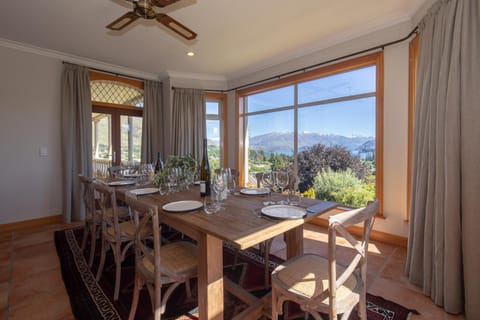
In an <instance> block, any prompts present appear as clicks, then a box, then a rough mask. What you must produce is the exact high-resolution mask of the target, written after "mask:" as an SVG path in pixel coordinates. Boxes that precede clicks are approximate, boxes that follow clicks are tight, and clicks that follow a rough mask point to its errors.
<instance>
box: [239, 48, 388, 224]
mask: <svg viewBox="0 0 480 320" xmlns="http://www.w3.org/2000/svg"><path fill="white" fill-rule="evenodd" d="M373 65H375V66H376V90H375V99H376V109H375V117H376V120H375V135H376V137H375V149H376V150H375V152H376V177H375V180H376V181H375V185H376V188H375V189H376V198H377V199H378V200H379V212H378V215H377V216H378V217H381V218H383V217H384V216H383V177H384V175H383V167H384V166H383V141H384V129H383V126H384V55H383V51H378V52H375V53H371V54H367V55H364V56H360V57H358V58H353V59H349V60H345V61H342V62H339V63H335V64H330V65H327V66H324V67H320V68H317V69H314V70H310V71H305V72H303V73H300V74H295V75H292V76H288V77H285V78H281V79H278V80H274V81H271V82H266V83H263V84H260V85H256V86H252V87H248V88H245V89H242V90H238V91H237V92H236V95H235V101H236V105H235V117H236V119H235V126H236V132H237V134H238V137H239V139H238V143H237V144H236V153H237V167H238V168H239V169H240V170H239V171H240V179H239V181H241V182H242V181H244V179H245V170H244V168H245V164H246V163H245V161H246V159H245V138H246V137H245V135H246V128H245V127H244V124H245V121H244V116H245V113H246V112H245V111H246V110H245V98H246V97H247V96H249V95H252V94H256V93H260V92H264V91H269V90H273V89H277V88H280V87H285V86H289V85H295V84H299V83H301V82H305V81H309V80H314V79H318V78H323V77H326V76H330V75H334V74H337V73H342V72H347V71H351V70H354V69H359V68H363V67H368V66H373ZM295 121H296V120H295ZM295 126H296V124H295ZM295 130H297V129H296V128H295ZM294 134H295V135H296V133H294Z"/></svg>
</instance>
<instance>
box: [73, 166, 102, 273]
mask: <svg viewBox="0 0 480 320" xmlns="http://www.w3.org/2000/svg"><path fill="white" fill-rule="evenodd" d="M78 178H79V179H80V185H81V189H82V201H83V204H84V207H85V225H84V229H83V239H82V247H81V249H82V251H84V250H85V247H86V246H87V239H88V237H89V236H90V253H89V258H88V266H89V267H90V268H91V267H92V264H93V257H94V254H95V243H96V240H97V231H98V229H99V228H98V227H99V226H100V225H101V220H100V215H98V214H97V210H96V207H95V195H94V192H93V185H92V183H93V179H91V178H89V177H86V176H84V175H82V174H79V175H78Z"/></svg>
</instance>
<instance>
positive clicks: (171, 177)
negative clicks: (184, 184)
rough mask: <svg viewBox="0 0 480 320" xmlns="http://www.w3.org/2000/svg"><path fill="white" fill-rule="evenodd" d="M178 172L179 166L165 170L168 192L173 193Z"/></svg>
mask: <svg viewBox="0 0 480 320" xmlns="http://www.w3.org/2000/svg"><path fill="white" fill-rule="evenodd" d="M179 174H180V169H179V168H169V169H168V171H167V181H168V182H167V183H168V193H173V192H174V188H176V187H177V182H178V176H179Z"/></svg>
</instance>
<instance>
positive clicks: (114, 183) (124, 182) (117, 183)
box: [107, 180, 136, 186]
mask: <svg viewBox="0 0 480 320" xmlns="http://www.w3.org/2000/svg"><path fill="white" fill-rule="evenodd" d="M135 183H136V181H135V180H118V181H110V182H109V183H107V184H108V185H109V186H129V185H132V184H135Z"/></svg>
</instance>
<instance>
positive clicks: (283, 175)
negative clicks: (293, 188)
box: [275, 171, 288, 194]
mask: <svg viewBox="0 0 480 320" xmlns="http://www.w3.org/2000/svg"><path fill="white" fill-rule="evenodd" d="M275 182H276V184H277V186H278V188H280V193H281V194H283V190H284V189H285V188H286V187H288V173H287V172H286V171H277V172H275Z"/></svg>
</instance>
